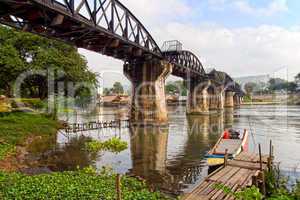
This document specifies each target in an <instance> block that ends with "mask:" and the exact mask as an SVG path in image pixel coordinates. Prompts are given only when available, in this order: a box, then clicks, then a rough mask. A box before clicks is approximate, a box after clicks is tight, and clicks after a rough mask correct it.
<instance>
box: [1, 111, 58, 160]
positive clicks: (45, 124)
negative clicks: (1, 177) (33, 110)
mask: <svg viewBox="0 0 300 200" xmlns="http://www.w3.org/2000/svg"><path fill="white" fill-rule="evenodd" d="M58 128H59V123H58V122H57V121H54V120H52V119H50V118H47V117H46V116H44V115H40V114H29V113H10V114H8V115H6V116H2V117H0V160H1V159H3V158H4V157H5V156H6V155H7V154H8V153H11V152H13V151H14V150H15V147H16V145H18V144H22V142H24V140H25V139H26V138H27V137H29V136H50V135H53V134H55V133H56V132H57V129H58Z"/></svg>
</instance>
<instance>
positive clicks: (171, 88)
mask: <svg viewBox="0 0 300 200" xmlns="http://www.w3.org/2000/svg"><path fill="white" fill-rule="evenodd" d="M165 87H166V93H167V94H176V93H179V88H178V87H177V85H176V84H174V83H173V82H169V83H167V84H166V86H165Z"/></svg>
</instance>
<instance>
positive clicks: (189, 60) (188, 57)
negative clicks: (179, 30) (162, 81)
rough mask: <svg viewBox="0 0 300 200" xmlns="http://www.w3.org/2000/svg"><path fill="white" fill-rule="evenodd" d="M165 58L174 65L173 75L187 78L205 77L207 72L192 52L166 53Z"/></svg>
mask: <svg viewBox="0 0 300 200" xmlns="http://www.w3.org/2000/svg"><path fill="white" fill-rule="evenodd" d="M163 56H164V58H165V59H166V60H168V61H169V62H170V63H172V64H173V65H174V69H173V75H175V76H179V77H182V78H185V77H187V76H189V75H190V76H191V77H199V76H200V77H202V76H205V71H204V67H203V65H202V63H201V62H200V60H199V59H198V57H197V56H196V55H195V54H193V53H192V52H190V51H184V50H177V51H165V52H163Z"/></svg>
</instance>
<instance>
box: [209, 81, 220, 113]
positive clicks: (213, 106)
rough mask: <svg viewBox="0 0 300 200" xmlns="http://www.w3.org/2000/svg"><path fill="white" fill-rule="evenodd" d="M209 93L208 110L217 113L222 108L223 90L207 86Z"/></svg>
mask: <svg viewBox="0 0 300 200" xmlns="http://www.w3.org/2000/svg"><path fill="white" fill-rule="evenodd" d="M208 91H209V92H208V94H209V110H210V112H211V113H219V112H221V111H223V109H224V92H223V90H222V88H219V87H212V86H210V87H209V88H208Z"/></svg>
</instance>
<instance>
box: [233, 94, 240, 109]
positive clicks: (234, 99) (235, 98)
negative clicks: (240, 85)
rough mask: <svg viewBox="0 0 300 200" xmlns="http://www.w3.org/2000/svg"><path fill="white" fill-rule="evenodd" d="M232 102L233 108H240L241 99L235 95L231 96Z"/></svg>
mask: <svg viewBox="0 0 300 200" xmlns="http://www.w3.org/2000/svg"><path fill="white" fill-rule="evenodd" d="M233 102H234V106H235V107H240V106H241V97H240V96H239V95H238V94H235V95H234V96H233Z"/></svg>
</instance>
